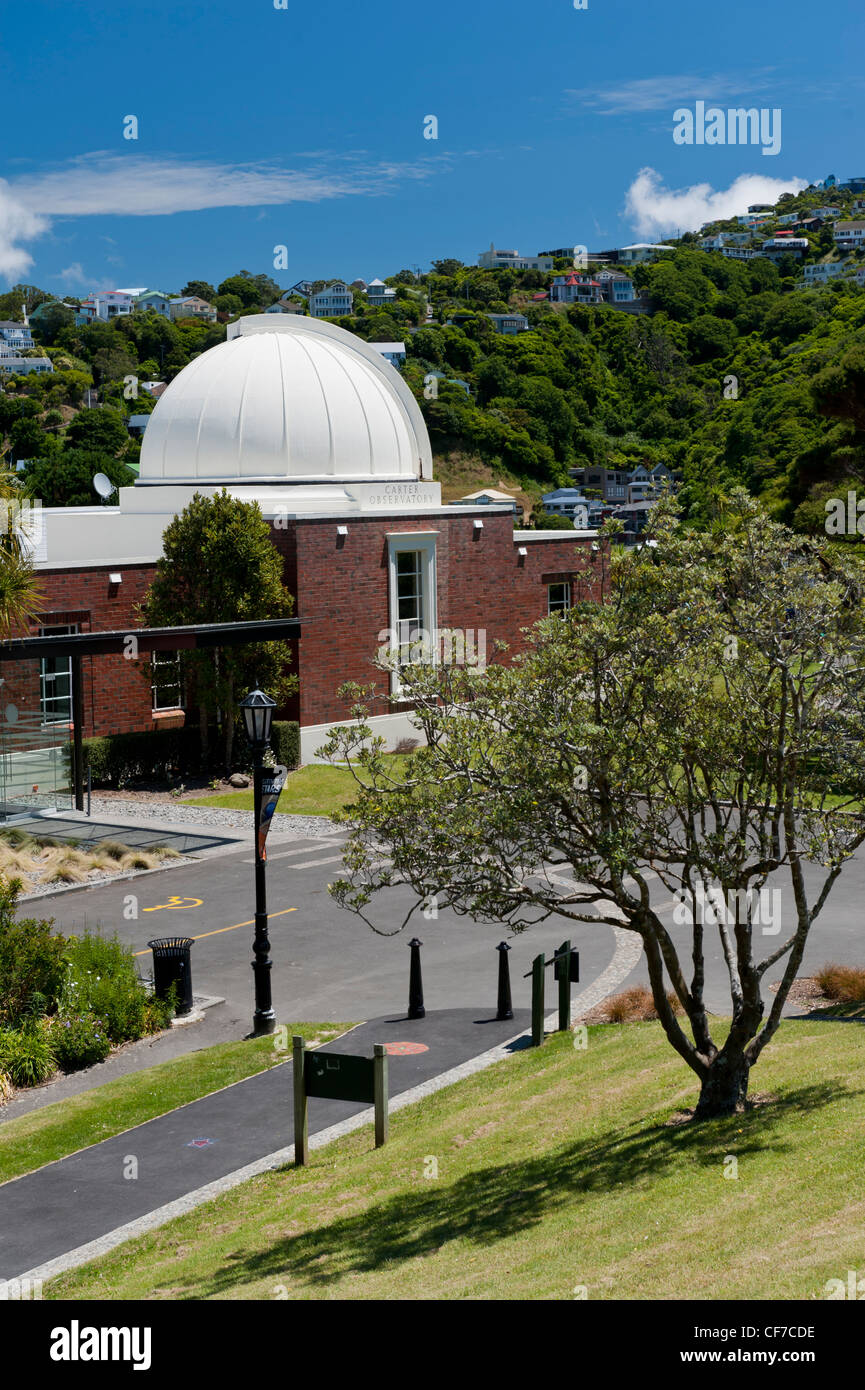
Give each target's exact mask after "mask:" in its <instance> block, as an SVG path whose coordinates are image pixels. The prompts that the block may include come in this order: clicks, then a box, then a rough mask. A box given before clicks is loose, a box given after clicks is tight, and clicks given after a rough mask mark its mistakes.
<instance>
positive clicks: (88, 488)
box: [24, 435, 135, 507]
mask: <svg viewBox="0 0 865 1390" xmlns="http://www.w3.org/2000/svg"><path fill="white" fill-rule="evenodd" d="M53 442H54V441H53V440H51V439H50V437H48V436H44V435H43V437H42V441H41V447H40V453H39V456H38V457H37V458H33V459H31V460H30V462H29V463H28V465H27V467H26V469H25V470H24V480H25V482H26V484H27V488H28V490H29V492H30V493H31V495H32V496H33V497H38V498H39V499H40V501H41V503H42V506H43V507H94V506H97V505H98V503H99V498H98V497H97V495H96V492H95V490H94V487H93V479H94V478H95V476H96V474H97V473H104V474H105V475H106V477H107V478H110V480H111V482H112V483H113V484H114V486H115V487H131V486H132V484H133V483H134V482H135V474H134V473H133V471H132V469H131V468H129V467H128V465H127V464H125V463H124V462H123V461H122V460H121V459H116V458H113V457H112V456H111V455H110V454H103V453H100V452H99V451H98V450H96V449H90V448H82V449H69V448H66V449H59V448H56V447H55V449H53V450H52V449H50V447H49V446H50V444H51V443H53Z"/></svg>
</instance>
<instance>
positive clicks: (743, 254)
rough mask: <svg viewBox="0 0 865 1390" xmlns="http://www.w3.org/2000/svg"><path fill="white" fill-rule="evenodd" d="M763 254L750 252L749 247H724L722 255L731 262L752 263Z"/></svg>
mask: <svg viewBox="0 0 865 1390" xmlns="http://www.w3.org/2000/svg"><path fill="white" fill-rule="evenodd" d="M760 254H761V252H759V251H754V250H750V249H749V248H748V247H747V246H722V247H721V255H722V256H726V257H727V259H728V260H729V261H752V260H753V259H754V257H755V256H759V255H760Z"/></svg>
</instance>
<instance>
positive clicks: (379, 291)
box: [366, 280, 396, 306]
mask: <svg viewBox="0 0 865 1390" xmlns="http://www.w3.org/2000/svg"><path fill="white" fill-rule="evenodd" d="M366 297H367V299H368V300H369V302H370V304H375V305H376V306H381V305H382V304H389V303H390V301H391V300H392V299H396V290H395V289H392V288H391V286H390V285H386V284H385V283H384V280H370V282H369V284H368V285H367V287H366Z"/></svg>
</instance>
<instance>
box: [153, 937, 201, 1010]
mask: <svg viewBox="0 0 865 1390" xmlns="http://www.w3.org/2000/svg"><path fill="white" fill-rule="evenodd" d="M147 944H148V946H149V947H150V949H151V951H152V952H153V989H154V992H155V993H156V994H157V995H158V996H159V998H160V999H165V998H166V996H167V995H168V991H169V990H170V989H171V986H172V985H175V986H176V987H177V1016H178V1018H180V1017H181V1015H183V1014H188V1013H189V1012H190V1011H191V1009H192V961H191V959H190V950H191V947H192V937H191V936H160V937H157V938H156V940H155V941H148V943H147Z"/></svg>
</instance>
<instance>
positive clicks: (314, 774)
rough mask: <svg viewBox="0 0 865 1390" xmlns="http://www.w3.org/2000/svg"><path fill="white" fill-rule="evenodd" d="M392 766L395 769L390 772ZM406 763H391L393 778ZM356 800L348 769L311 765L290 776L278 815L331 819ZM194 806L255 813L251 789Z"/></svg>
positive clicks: (396, 760) (202, 799) (399, 760)
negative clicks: (223, 807)
mask: <svg viewBox="0 0 865 1390" xmlns="http://www.w3.org/2000/svg"><path fill="white" fill-rule="evenodd" d="M391 763H392V768H391ZM402 766H403V760H402V758H401V757H400V756H399V755H396V756H394V757H393V758H392V759H389V760H388V767H389V769H390V770H391V771H392V775H393V776H399V774H400V771H401V769H402ZM356 799H357V783H356V782H355V780H354V777H353V776H352V774H351V773H350V772H349V770H348V768H347V767H331V766H330V765H329V764H326V763H310V764H309V765H308V766H307V767H299V768H297V770H296V771H295V772H291V773H289V775H288V780H287V781H286V784H285V787H284V788H283V791H282V795H281V796H280V798H279V803H278V805H277V808H276V809H277V813H281V814H283V815H295V816H330V815H333V813H334V811H338V810H339V809H340V808H341V807H342V806H345V805H347V804H348V803H349V802H352V801H355V800H356ZM191 804H192V805H194V806H226V807H228V808H229V809H231V810H235V811H251V810H252V789H251V788H250V790H249V791H243V792H226V793H224V794H220V795H219V796H201V797H199V796H197V797H195V798H194V800H192V802H191Z"/></svg>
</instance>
